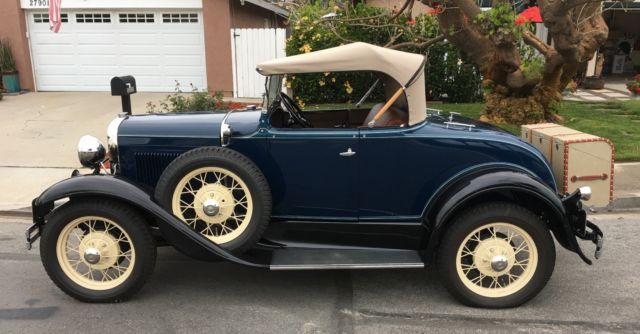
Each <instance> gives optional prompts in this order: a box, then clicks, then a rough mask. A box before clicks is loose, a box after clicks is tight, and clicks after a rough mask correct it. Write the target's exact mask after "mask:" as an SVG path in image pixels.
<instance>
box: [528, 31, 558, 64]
mask: <svg viewBox="0 0 640 334" xmlns="http://www.w3.org/2000/svg"><path fill="white" fill-rule="evenodd" d="M522 39H523V41H524V42H525V43H527V45H529V46H532V47H533V48H534V49H536V50H538V52H540V53H541V54H542V55H544V56H545V58H549V57H550V56H551V54H552V53H553V52H554V51H555V50H553V47H551V46H550V45H549V44H547V43H545V42H543V41H542V40H541V39H540V38H538V36H536V35H535V34H534V33H532V32H531V31H530V30H528V29H525V31H524V33H523V34H522Z"/></svg>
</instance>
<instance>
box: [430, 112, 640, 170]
mask: <svg viewBox="0 0 640 334" xmlns="http://www.w3.org/2000/svg"><path fill="white" fill-rule="evenodd" d="M429 107H430V108H436V109H442V110H444V111H454V112H459V113H460V114H462V115H465V116H467V117H471V118H476V119H477V118H479V117H480V115H481V114H482V108H483V104H481V103H468V104H448V103H446V104H430V105H429ZM559 114H560V115H561V116H562V117H564V120H565V123H564V124H563V125H564V126H567V127H570V128H572V129H576V130H578V131H582V132H586V133H589V134H592V135H596V136H600V137H605V138H609V139H610V140H611V141H612V142H613V144H614V145H615V150H616V161H640V101H638V100H635V101H620V102H618V101H616V102H593V103H586V102H573V101H565V102H563V103H562V105H561V107H560V111H559ZM499 126H500V127H502V128H504V129H506V130H508V131H510V132H512V133H514V134H516V135H518V136H519V135H520V128H519V127H518V126H515V125H510V124H500V125H499Z"/></svg>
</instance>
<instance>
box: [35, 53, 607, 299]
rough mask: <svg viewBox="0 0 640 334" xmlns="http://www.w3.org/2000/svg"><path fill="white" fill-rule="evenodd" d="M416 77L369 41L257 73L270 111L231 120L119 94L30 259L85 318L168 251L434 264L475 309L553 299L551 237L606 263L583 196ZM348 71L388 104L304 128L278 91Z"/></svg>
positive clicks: (51, 210)
mask: <svg viewBox="0 0 640 334" xmlns="http://www.w3.org/2000/svg"><path fill="white" fill-rule="evenodd" d="M424 64H425V60H424V57H422V56H420V55H416V54H410V53H404V52H399V51H393V50H388V49H384V48H380V47H376V46H372V45H369V44H364V43H354V44H349V45H345V46H340V47H336V48H332V49H327V50H323V51H318V52H313V53H308V54H303V55H297V56H293V57H287V58H283V59H277V60H273V61H269V62H266V63H263V64H261V65H260V66H259V67H258V69H257V70H258V71H259V72H260V73H262V74H263V75H265V76H266V77H267V84H266V86H265V87H266V90H267V92H266V96H265V103H264V106H263V107H262V108H247V109H246V110H235V111H230V112H226V113H215V112H201V113H187V114H184V113H183V114H155V115H139V116H138V115H136V116H132V115H131V111H130V100H129V99H130V95H131V94H133V93H135V91H136V87H135V80H134V79H133V78H131V77H120V78H114V79H113V80H112V93H113V94H114V95H120V96H122V99H123V108H124V111H125V112H124V113H123V114H121V115H120V116H119V117H117V118H116V119H115V120H114V121H113V122H111V124H110V125H109V126H108V129H107V136H108V140H107V147H106V149H105V147H104V146H103V145H102V144H101V143H100V142H99V141H98V140H97V139H96V138H94V137H90V136H85V137H83V138H82V139H81V141H80V143H79V146H78V149H79V158H80V161H81V163H82V164H83V165H84V166H86V167H90V168H92V169H93V170H94V172H93V173H92V174H90V175H79V173H78V172H77V171H75V172H74V173H73V175H72V177H71V178H69V179H66V180H64V181H61V182H59V183H57V184H55V185H53V186H52V187H50V188H49V189H47V190H45V191H44V192H43V193H42V194H41V195H40V196H39V197H38V198H36V199H34V201H33V220H34V224H33V226H31V228H29V230H28V231H27V243H28V245H31V244H32V243H33V242H34V240H36V239H37V238H38V237H39V236H40V235H42V237H41V241H40V253H41V257H42V261H43V263H44V267H45V269H46V271H47V273H48V274H49V276H50V277H51V279H52V280H53V281H54V283H55V284H56V285H58V287H60V288H61V289H62V290H63V291H64V292H66V293H67V294H69V295H71V296H73V297H75V298H77V299H79V300H82V301H89V302H113V301H121V300H124V299H127V298H129V297H131V296H132V295H133V294H134V293H135V292H136V291H138V290H139V289H140V288H141V287H142V285H143V284H144V282H145V281H146V279H147V278H148V277H149V276H150V275H151V273H152V271H153V268H154V263H155V259H156V247H157V246H161V245H173V246H174V247H175V248H177V249H178V250H180V251H181V252H183V253H185V254H188V255H190V256H193V257H195V258H199V259H204V260H226V261H230V262H234V263H237V264H240V265H245V266H250V267H256V268H264V269H270V270H301V269H361V268H366V269H378V268H380V269H382V268H398V269H400V268H423V267H425V266H426V265H430V264H433V265H436V266H437V268H438V271H439V273H440V274H441V275H442V277H443V282H445V285H446V286H447V288H448V290H449V291H450V292H451V293H452V294H453V296H455V297H456V298H457V299H458V300H460V301H461V302H462V303H465V304H467V305H472V306H481V307H513V306H516V305H520V304H522V303H524V302H526V301H527V300H529V299H531V298H533V297H534V296H535V295H536V294H537V293H538V292H539V291H540V290H541V289H542V288H543V287H544V286H545V284H546V282H547V281H548V280H549V278H550V276H551V273H552V271H553V269H554V265H555V256H556V255H555V254H556V253H555V246H554V240H553V237H552V235H553V236H555V239H556V240H557V241H558V242H559V244H560V245H562V247H564V248H566V249H568V250H570V251H572V252H575V253H577V254H578V255H579V256H580V257H581V258H582V259H583V260H584V261H585V262H587V263H589V264H591V260H590V259H589V258H587V257H586V256H585V255H584V253H583V251H582V250H581V248H580V246H579V244H578V242H577V238H581V239H586V240H590V241H593V242H594V243H595V244H596V253H595V257H596V258H597V257H598V255H599V253H600V251H601V247H602V240H603V239H602V232H601V231H600V229H598V227H597V226H595V225H594V224H592V223H590V222H589V221H587V219H586V213H585V211H584V210H583V209H582V204H581V200H588V199H589V196H590V189H588V188H581V189H579V190H576V191H575V192H573V193H572V194H559V193H558V191H557V189H556V186H555V185H556V182H555V181H554V177H553V174H552V171H551V168H550V167H549V164H548V163H547V161H545V159H544V157H543V156H542V154H541V153H540V152H538V151H536V149H534V148H533V147H532V146H530V145H529V144H528V143H526V142H524V141H522V140H520V139H518V138H516V137H514V136H512V135H510V134H508V133H506V132H504V131H501V130H499V129H497V128H495V127H493V126H491V125H488V124H484V123H481V122H477V121H472V120H470V119H467V118H463V117H460V116H458V115H455V114H443V113H440V112H438V111H435V110H431V109H427V108H426V102H425V82H424ZM340 71H372V72H375V73H376V74H377V75H378V78H379V80H377V81H376V82H375V83H374V84H373V86H372V87H371V89H369V91H368V92H367V93H366V94H365V96H364V97H363V99H362V100H366V98H367V97H368V95H369V94H370V93H371V92H372V91H373V90H374V88H375V86H376V85H382V86H381V87H383V89H384V92H385V94H384V95H385V96H386V97H385V101H384V102H383V103H379V104H375V105H373V107H370V108H359V107H356V108H353V109H351V110H329V111H327V110H323V111H304V112H302V111H301V110H300V108H299V107H298V105H297V104H296V103H295V102H294V99H292V98H291V97H289V96H288V95H287V94H286V93H284V92H282V80H283V75H285V74H297V73H322V72H340ZM361 102H362V101H361ZM360 105H361V104H360V103H358V104H357V106H360ZM107 161H109V165H110V166H108V167H106V162H107ZM66 199H68V200H67V201H65V200H66ZM584 280H585V284H587V282H588V278H586V277H585V278H584Z"/></svg>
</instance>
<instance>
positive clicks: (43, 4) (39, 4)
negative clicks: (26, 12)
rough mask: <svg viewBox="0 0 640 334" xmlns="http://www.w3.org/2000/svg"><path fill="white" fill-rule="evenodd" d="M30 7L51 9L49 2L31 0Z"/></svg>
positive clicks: (46, 0) (47, 0)
mask: <svg viewBox="0 0 640 334" xmlns="http://www.w3.org/2000/svg"><path fill="white" fill-rule="evenodd" d="M29 7H49V0H29Z"/></svg>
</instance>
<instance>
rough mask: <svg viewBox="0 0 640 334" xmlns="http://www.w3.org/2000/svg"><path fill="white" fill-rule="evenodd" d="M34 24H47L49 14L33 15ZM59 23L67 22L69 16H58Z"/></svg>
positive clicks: (65, 14)
mask: <svg viewBox="0 0 640 334" xmlns="http://www.w3.org/2000/svg"><path fill="white" fill-rule="evenodd" d="M33 22H34V23H49V14H47V13H35V14H33ZM60 22H62V23H67V22H69V15H68V14H67V13H62V14H60Z"/></svg>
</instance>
